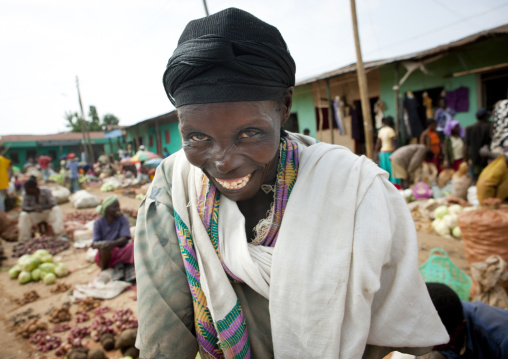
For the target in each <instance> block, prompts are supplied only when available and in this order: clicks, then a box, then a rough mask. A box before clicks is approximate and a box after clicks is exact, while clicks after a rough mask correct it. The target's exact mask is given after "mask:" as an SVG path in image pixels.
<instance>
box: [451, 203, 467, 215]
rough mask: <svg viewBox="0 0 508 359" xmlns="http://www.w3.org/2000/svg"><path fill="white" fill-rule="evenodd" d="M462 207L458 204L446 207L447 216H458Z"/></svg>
mask: <svg viewBox="0 0 508 359" xmlns="http://www.w3.org/2000/svg"><path fill="white" fill-rule="evenodd" d="M462 210H463V207H462V206H461V205H460V204H452V205H451V206H450V207H448V213H449V214H459V213H460V212H462Z"/></svg>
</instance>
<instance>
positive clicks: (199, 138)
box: [190, 133, 210, 142]
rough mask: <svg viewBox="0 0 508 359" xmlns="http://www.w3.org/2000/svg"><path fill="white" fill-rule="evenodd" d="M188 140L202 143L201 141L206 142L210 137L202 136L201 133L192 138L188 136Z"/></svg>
mask: <svg viewBox="0 0 508 359" xmlns="http://www.w3.org/2000/svg"><path fill="white" fill-rule="evenodd" d="M190 139H191V140H193V141H196V142H202V141H208V140H209V139H210V137H208V136H207V135H203V134H202V133H197V134H194V135H192V136H190Z"/></svg>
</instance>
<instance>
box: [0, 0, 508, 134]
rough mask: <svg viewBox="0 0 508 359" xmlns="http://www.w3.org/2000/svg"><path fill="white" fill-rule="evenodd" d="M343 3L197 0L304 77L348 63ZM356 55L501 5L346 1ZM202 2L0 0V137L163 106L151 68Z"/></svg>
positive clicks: (161, 62) (491, 22)
mask: <svg viewBox="0 0 508 359" xmlns="http://www.w3.org/2000/svg"><path fill="white" fill-rule="evenodd" d="M349 3H350V2H349V1H348V0H312V1H310V0H207V4H208V9H209V11H210V13H215V12H217V11H220V10H222V9H225V8H228V7H232V6H234V7H237V8H240V9H243V10H246V11H249V12H251V13H252V14H254V15H255V16H257V17H259V18H261V19H262V20H264V21H266V22H268V23H270V24H272V25H275V26H276V27H277V28H278V29H279V30H280V32H281V33H282V35H283V37H284V38H285V40H286V42H287V43H288V46H289V49H290V51H291V53H292V55H293V57H294V59H295V61H296V68H297V70H296V78H297V81H298V80H303V79H306V78H308V77H312V76H314V75H318V74H321V73H323V72H326V71H329V70H333V69H336V68H339V67H342V66H345V65H348V64H350V63H353V62H355V61H356V57H355V49H354V42H353V34H352V27H351V11H350V8H349ZM356 6H357V12H358V21H359V26H360V40H361V44H362V51H363V57H364V60H365V61H369V60H375V59H380V58H386V57H392V56H396V55H402V54H406V53H411V52H415V51H419V50H424V49H427V48H431V47H434V46H437V45H440V44H444V43H448V42H450V41H454V40H457V39H459V38H462V37H465V36H467V35H470V34H473V33H476V32H478V31H481V30H485V29H489V28H493V27H496V26H499V25H503V24H504V23H506V22H508V1H507V0H483V1H478V0H474V1H473V0H427V1H416V0H357V5H356ZM203 16H205V10H204V6H203V0H147V1H139V0H138V1H131V0H100V1H99V0H86V1H84V0H72V1H68V0H67V1H63V0H0V54H1V55H0V64H1V66H0V134H4V135H6V134H46V133H55V132H60V131H66V127H65V120H64V118H63V116H64V114H65V112H66V111H72V112H75V111H79V105H78V101H77V92H76V82H75V77H76V76H79V81H80V86H81V94H82V98H83V102H84V106H85V111H86V112H87V113H88V106H89V105H95V106H96V107H97V110H98V112H99V115H100V116H102V115H104V114H105V113H112V114H114V115H116V116H117V117H118V118H119V119H120V124H121V125H131V124H134V123H136V122H139V121H142V120H145V119H148V118H151V117H155V116H158V115H161V114H163V113H167V112H169V111H171V110H172V109H173V107H172V106H171V104H170V102H169V100H168V99H167V97H166V94H165V93H164V89H163V87H162V74H163V72H164V69H165V66H166V63H167V60H168V59H169V57H170V56H171V54H172V53H173V50H174V49H175V47H176V44H177V41H178V38H179V36H180V34H181V32H182V30H183V29H184V27H185V25H186V24H187V22H189V21H190V20H192V19H196V18H200V17H203Z"/></svg>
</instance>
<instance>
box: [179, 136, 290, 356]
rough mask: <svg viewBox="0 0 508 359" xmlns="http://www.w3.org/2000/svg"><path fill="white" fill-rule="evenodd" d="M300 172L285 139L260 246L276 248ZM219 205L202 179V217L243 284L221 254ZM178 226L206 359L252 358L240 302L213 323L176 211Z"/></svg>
mask: <svg viewBox="0 0 508 359" xmlns="http://www.w3.org/2000/svg"><path fill="white" fill-rule="evenodd" d="M297 172H298V147H297V146H296V145H295V144H293V143H292V142H291V141H290V140H289V139H287V138H282V139H281V145H280V160H279V165H278V170H277V186H276V189H275V196H274V204H273V206H274V207H273V211H274V220H273V223H272V225H271V227H270V229H269V230H268V232H267V234H266V236H265V237H264V238H263V240H262V241H261V243H260V245H263V246H269V247H274V246H275V243H276V242H277V236H278V231H279V227H280V224H281V222H282V217H283V216H284V210H285V208H286V204H287V201H288V199H289V195H290V193H291V190H292V189H293V186H294V184H295V182H296V176H297ZM219 205H220V192H219V191H218V190H217V188H216V187H215V186H214V185H213V184H212V183H211V182H210V181H209V180H208V178H206V176H203V183H202V190H201V194H200V196H199V198H198V212H199V215H200V217H201V220H202V221H203V225H204V226H205V228H206V229H207V233H208V236H209V237H210V240H211V242H212V244H213V247H214V249H215V253H216V254H217V256H218V258H219V259H220V261H221V263H222V266H223V268H224V270H225V272H226V274H227V275H228V278H229V280H230V282H233V283H235V282H236V283H238V282H243V281H242V280H241V279H240V278H238V277H236V276H235V275H234V274H233V273H232V272H231V271H230V270H229V269H228V268H227V267H226V265H225V264H224V261H223V260H222V257H221V254H220V250H219V234H218V223H219ZM175 226H176V232H177V235H178V241H179V244H180V251H181V253H182V257H183V260H184V265H185V271H186V274H187V280H188V282H189V287H190V290H191V294H192V300H193V306H194V324H195V329H196V337H197V340H198V343H199V345H200V347H201V348H202V349H203V350H204V352H205V353H204V354H205V356H206V357H207V358H235V359H236V358H250V345H249V336H248V333H247V327H246V325H245V319H244V316H243V313H242V309H241V307H240V303H239V302H238V301H237V302H236V305H235V306H234V307H233V308H232V310H231V311H230V312H229V314H228V315H227V316H226V317H225V318H224V319H222V320H218V321H216V322H214V321H213V319H212V316H211V314H210V310H209V309H208V307H207V301H206V297H205V295H204V293H203V290H202V288H201V285H200V280H199V278H200V272H199V266H198V260H197V257H196V252H195V250H194V243H193V239H192V236H191V231H190V230H189V228H188V227H187V225H186V224H185V223H184V222H183V221H182V219H181V218H180V217H179V216H178V213H176V211H175Z"/></svg>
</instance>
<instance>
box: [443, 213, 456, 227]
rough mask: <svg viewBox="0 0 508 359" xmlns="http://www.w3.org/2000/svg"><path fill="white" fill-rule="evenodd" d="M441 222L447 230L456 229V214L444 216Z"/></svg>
mask: <svg viewBox="0 0 508 359" xmlns="http://www.w3.org/2000/svg"><path fill="white" fill-rule="evenodd" d="M443 222H444V223H446V226H447V227H448V228H449V229H452V228H454V227H457V225H458V220H457V215H456V214H447V215H446V216H444V217H443Z"/></svg>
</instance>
